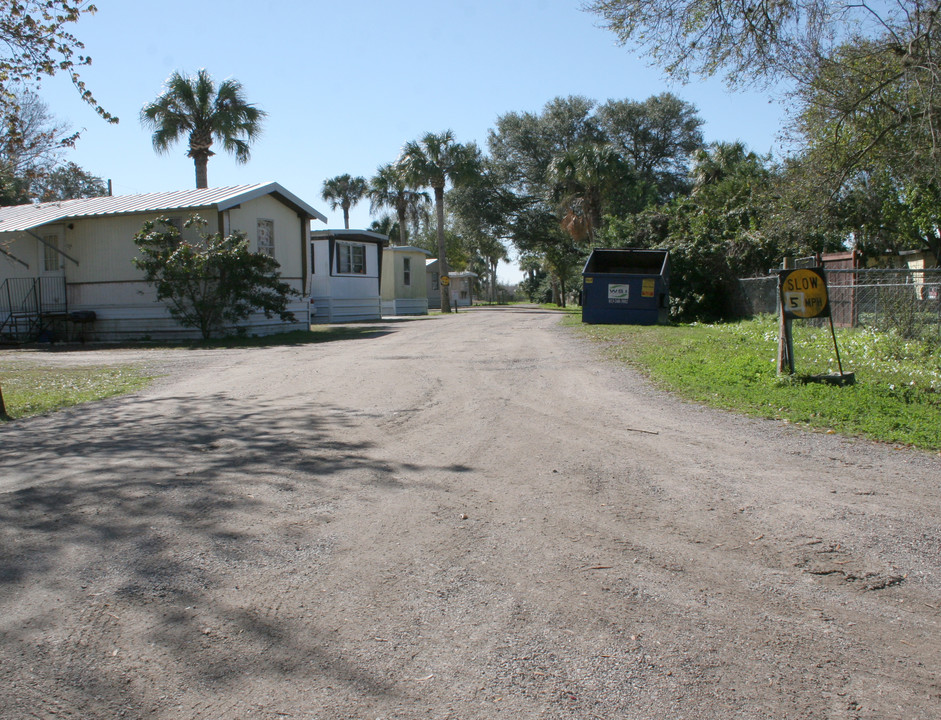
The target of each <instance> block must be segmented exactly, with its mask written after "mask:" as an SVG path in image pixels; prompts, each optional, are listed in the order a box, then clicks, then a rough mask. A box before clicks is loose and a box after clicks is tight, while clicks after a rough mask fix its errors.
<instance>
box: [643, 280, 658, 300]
mask: <svg viewBox="0 0 941 720" xmlns="http://www.w3.org/2000/svg"><path fill="white" fill-rule="evenodd" d="M656 289H657V281H656V280H654V279H653V278H645V279H644V283H643V285H642V286H641V288H640V296H641V297H654V295H655V293H656Z"/></svg>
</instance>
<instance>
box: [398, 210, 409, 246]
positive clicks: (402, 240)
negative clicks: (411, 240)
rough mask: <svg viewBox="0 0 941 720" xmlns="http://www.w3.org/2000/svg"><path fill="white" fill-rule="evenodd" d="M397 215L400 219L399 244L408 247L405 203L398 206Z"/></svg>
mask: <svg viewBox="0 0 941 720" xmlns="http://www.w3.org/2000/svg"><path fill="white" fill-rule="evenodd" d="M395 214H396V215H397V216H398V218H399V244H400V245H402V246H405V245H408V232H407V231H406V229H405V223H406V222H407V219H406V218H407V215H406V209H405V205H404V204H403V203H399V204H398V206H397V207H396V209H395Z"/></svg>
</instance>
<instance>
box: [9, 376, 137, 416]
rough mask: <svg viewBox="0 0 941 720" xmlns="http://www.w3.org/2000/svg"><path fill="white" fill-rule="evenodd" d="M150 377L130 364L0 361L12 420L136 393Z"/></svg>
mask: <svg viewBox="0 0 941 720" xmlns="http://www.w3.org/2000/svg"><path fill="white" fill-rule="evenodd" d="M150 380H151V377H150V376H148V375H145V374H144V373H142V372H141V371H140V370H138V369H137V368H135V367H132V366H120V367H115V366H108V367H105V366H97V367H81V368H61V367H57V368H43V367H37V366H32V367H22V366H18V367H16V369H15V370H14V369H13V368H12V367H10V366H5V365H3V364H2V363H0V387H2V389H3V400H4V404H5V405H6V410H7V415H8V416H9V417H10V418H11V419H17V418H25V417H30V416H32V415H41V414H43V413H48V412H53V411H55V410H61V409H63V408H67V407H71V406H72V405H78V404H80V403H85V402H91V401H93V400H103V399H104V398H109V397H113V396H115V395H123V394H125V393H131V392H135V391H136V390H140V389H141V388H142V387H145V386H146V385H147V383H148V382H150Z"/></svg>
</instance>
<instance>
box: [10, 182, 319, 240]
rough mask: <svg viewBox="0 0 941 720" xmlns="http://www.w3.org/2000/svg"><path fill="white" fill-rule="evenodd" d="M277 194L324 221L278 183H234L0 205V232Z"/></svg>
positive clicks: (221, 205) (225, 203)
mask: <svg viewBox="0 0 941 720" xmlns="http://www.w3.org/2000/svg"><path fill="white" fill-rule="evenodd" d="M269 194H272V195H277V196H279V197H280V199H281V200H282V201H287V202H288V204H291V205H294V206H296V208H297V209H298V210H300V211H303V212H305V213H306V214H308V215H310V216H311V217H315V218H318V219H319V220H322V221H324V222H326V217H325V216H324V215H322V214H321V213H320V212H318V211H317V210H315V209H314V208H313V207H311V206H310V205H308V204H307V203H305V202H304V201H303V200H301V199H300V198H298V197H297V196H296V195H294V194H293V193H291V192H289V191H287V190H285V189H284V188H283V187H281V186H280V185H279V184H278V183H259V184H257V185H234V186H231V187H221V188H203V189H199V190H176V191H172V192H161V193H145V194H143V195H117V196H114V197H97V198H82V199H78V200H63V201H61V202H51V203H40V204H38V205H16V206H13V207H0V233H4V232H16V231H21V230H30V229H32V228H35V227H39V226H41V225H48V224H49V223H53V222H61V221H63V220H68V219H73V218H80V217H96V216H103V215H124V214H128V213H140V212H161V211H164V210H182V209H185V208H199V207H215V208H216V209H217V210H220V211H221V210H226V209H227V208H230V207H233V206H235V205H238V204H239V203H240V202H246V201H248V200H251V199H254V198H256V197H259V196H261V195H269Z"/></svg>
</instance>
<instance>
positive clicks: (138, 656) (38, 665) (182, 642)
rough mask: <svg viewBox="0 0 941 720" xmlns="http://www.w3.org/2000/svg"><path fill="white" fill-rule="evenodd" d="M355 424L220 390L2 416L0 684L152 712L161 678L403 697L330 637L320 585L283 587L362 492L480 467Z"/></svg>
mask: <svg viewBox="0 0 941 720" xmlns="http://www.w3.org/2000/svg"><path fill="white" fill-rule="evenodd" d="M353 417H354V413H352V412H351V411H349V410H348V409H344V408H336V407H322V406H321V407H318V408H317V410H316V413H313V412H311V409H310V405H309V404H306V403H302V402H300V401H295V404H294V405H293V406H291V405H288V407H285V403H284V402H283V401H278V402H272V403H264V402H258V401H257V400H244V399H238V400H235V399H232V398H229V397H227V396H225V395H216V396H212V397H207V398H200V399H199V400H198V401H196V400H194V398H192V397H168V398H158V399H151V400H148V399H140V398H134V399H130V400H125V401H113V402H105V403H101V404H99V405H97V406H95V407H94V408H91V409H90V408H83V409H82V410H81V411H80V412H78V411H73V412H63V413H60V414H57V415H54V416H48V417H42V418H36V419H34V420H29V421H23V422H21V423H18V424H17V425H16V427H11V428H6V429H5V430H4V436H3V447H2V450H0V466H2V467H3V468H4V470H3V475H4V477H3V479H2V480H0V617H3V618H4V619H3V620H0V668H2V669H0V684H3V685H5V686H7V687H10V686H11V685H10V683H11V682H16V683H17V686H18V687H20V688H21V689H22V692H20V693H16V694H15V699H14V700H13V701H11V702H14V703H16V702H19V703H20V704H21V705H22V706H23V707H24V708H25V707H27V706H28V705H29V703H33V702H40V703H43V702H47V701H48V702H53V701H54V703H55V704H56V705H57V706H61V707H67V708H69V709H71V711H73V712H78V713H79V714H82V713H84V714H86V715H87V716H99V717H104V716H114V715H115V712H116V710H117V709H118V708H121V709H123V710H126V711H127V712H128V713H130V716H134V715H135V714H139V715H140V716H144V715H146V714H147V713H146V712H144V711H143V708H144V707H145V706H146V705H147V704H148V703H152V702H154V698H155V697H158V696H160V695H166V693H167V692H168V690H167V688H166V687H164V684H168V685H170V686H173V685H176V686H179V691H180V692H190V691H194V690H193V689H194V688H195V689H196V690H198V692H202V693H206V694H208V695H211V696H215V695H216V694H217V693H221V694H220V695H219V696H220V697H221V696H222V695H225V694H226V693H230V692H235V690H236V689H237V688H238V687H239V686H240V685H241V684H244V683H246V682H256V681H259V680H260V679H262V678H264V679H266V681H267V682H269V683H271V684H273V685H274V686H277V685H279V684H280V683H285V682H290V683H292V685H293V684H295V683H297V682H299V681H304V682H307V683H311V684H323V683H326V684H328V685H329V684H330V683H334V684H335V685H337V686H339V687H345V688H348V689H349V691H350V692H355V693H356V694H358V695H365V696H383V695H389V694H394V693H395V692H396V690H395V689H394V687H393V685H391V684H390V683H389V682H388V681H387V680H386V679H384V678H382V677H377V676H375V675H374V674H372V673H370V672H369V671H366V670H364V669H363V667H362V665H361V663H358V662H357V659H356V658H355V657H349V656H344V654H343V653H340V652H337V651H336V649H335V647H333V643H332V640H331V638H332V632H333V630H332V629H331V628H329V627H326V626H324V625H321V624H320V623H319V620H320V618H319V617H318V613H317V611H316V607H315V604H316V602H318V601H319V602H323V601H324V600H323V599H321V598H318V596H317V593H316V588H311V590H310V594H311V597H312V598H313V600H312V604H311V606H310V607H309V608H307V609H304V608H303V607H298V606H294V605H290V604H286V605H285V606H283V607H282V606H280V605H279V604H278V602H277V598H278V593H277V592H272V588H277V587H278V586H279V585H280V586H283V587H284V588H285V589H288V588H294V589H297V588H298V587H300V586H301V585H303V584H314V585H315V584H316V582H317V578H318V576H320V575H321V574H322V573H324V572H326V570H325V568H326V564H327V562H328V561H329V559H330V558H331V555H332V553H333V551H334V546H335V545H336V543H337V542H338V539H337V538H336V537H335V536H334V535H332V534H331V532H330V522H331V520H332V518H333V516H334V514H335V513H336V512H337V509H338V508H340V507H341V506H342V505H343V503H344V502H346V501H347V499H348V498H349V497H350V496H351V494H356V496H357V501H358V502H367V503H369V502H373V503H381V502H382V499H383V496H384V494H385V493H390V492H403V491H407V490H408V489H409V488H410V487H411V486H412V481H411V480H410V476H411V475H412V474H415V473H417V472H418V471H422V472H425V471H427V470H429V469H430V470H434V471H436V472H438V473H440V474H441V475H442V476H447V475H448V474H450V473H456V472H466V471H468V470H469V468H467V467H465V466H459V467H458V466H454V467H440V468H427V467H419V466H416V465H412V464H405V463H399V462H396V461H394V460H389V459H385V458H381V457H376V455H377V454H378V452H379V451H378V448H377V446H376V445H375V444H374V443H372V442H370V441H366V440H362V439H356V437H357V435H359V436H362V435H364V433H363V432H360V433H356V432H352V431H353V430H355V428H354V427H353V426H354V424H355V423H354V421H353ZM297 594H298V593H293V595H292V596H296V595H297ZM272 598H273V599H274V601H275V602H274V604H272ZM112 651H113V655H112V654H111V653H112ZM102 658H106V661H103V660H102ZM325 678H326V679H325ZM29 688H32V690H29ZM226 688H228V690H226ZM200 689H201V690H200ZM198 692H197V694H198ZM236 695H237V693H236ZM236 695H233V698H235V697H236ZM157 702H158V704H159V700H158V701H157ZM232 702H235V700H234V699H233V701H232ZM11 707H15V704H14V705H12V706H11ZM51 709H54V708H51ZM223 709H224V708H221V707H217V708H214V709H206V712H208V713H209V715H213V716H219V715H217V714H215V713H217V712H220V711H222V710H223ZM50 711H51V710H50ZM2 715H3V712H0V716H2ZM207 716H208V715H207Z"/></svg>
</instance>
